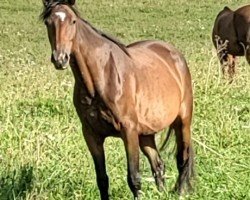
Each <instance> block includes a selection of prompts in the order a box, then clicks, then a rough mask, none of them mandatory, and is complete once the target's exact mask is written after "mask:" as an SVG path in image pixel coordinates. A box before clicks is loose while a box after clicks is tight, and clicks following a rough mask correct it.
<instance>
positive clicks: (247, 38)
mask: <svg viewBox="0 0 250 200" xmlns="http://www.w3.org/2000/svg"><path fill="white" fill-rule="evenodd" d="M234 26H235V29H236V34H237V36H238V40H239V42H241V43H243V44H244V45H245V46H246V45H249V44H250V5H246V6H243V7H241V8H239V9H237V10H236V11H235V17H234Z"/></svg>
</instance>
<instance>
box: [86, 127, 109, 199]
mask: <svg viewBox="0 0 250 200" xmlns="http://www.w3.org/2000/svg"><path fill="white" fill-rule="evenodd" d="M83 135H84V138H85V141H86V143H87V146H88V148H89V151H90V153H91V155H92V158H93V160H94V164H95V171H96V181H97V185H98V188H99V191H100V195H101V200H108V199H109V194H108V189H109V178H108V176H107V173H106V165H105V154H104V148H103V143H104V138H102V137H100V136H98V135H95V134H94V133H93V132H92V131H91V130H90V129H87V128H86V127H85V128H84V130H83Z"/></svg>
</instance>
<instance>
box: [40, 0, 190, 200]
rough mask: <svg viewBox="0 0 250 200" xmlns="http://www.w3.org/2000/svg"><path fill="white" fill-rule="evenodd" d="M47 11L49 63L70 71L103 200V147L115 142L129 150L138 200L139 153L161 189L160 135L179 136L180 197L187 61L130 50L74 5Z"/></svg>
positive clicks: (185, 170)
mask: <svg viewBox="0 0 250 200" xmlns="http://www.w3.org/2000/svg"><path fill="white" fill-rule="evenodd" d="M43 3H44V10H43V12H42V14H41V17H42V19H43V20H44V22H45V24H46V27H47V31H48V37H49V41H50V44H51V49H52V55H51V61H52V63H53V64H54V66H55V68H56V69H66V67H67V64H68V63H69V65H70V67H71V70H72V72H73V75H74V78H75V86H74V95H73V101H74V105H75V108H76V111H77V114H78V116H79V118H80V120H81V123H82V129H83V135H84V138H85V141H86V143H87V146H88V148H89V150H90V153H91V155H92V157H93V160H94V164H95V170H96V179H97V185H98V188H99V191H100V195H101V199H102V200H107V199H109V194H108V188H109V178H108V176H107V173H106V165H105V154H104V147H103V144H104V141H105V138H107V137H109V136H114V137H120V138H121V139H122V140H123V142H124V146H125V151H126V156H127V169H128V175H127V180H128V184H129V187H130V189H131V191H132V193H133V195H134V198H135V199H138V197H139V193H140V192H139V191H140V190H141V181H140V175H139V149H141V150H142V152H143V153H144V154H145V155H146V157H147V158H148V160H149V163H150V165H151V169H152V173H153V176H154V178H155V182H156V185H157V186H158V188H159V189H163V184H164V171H165V168H164V163H163V161H162V159H161V157H160V155H159V152H158V150H157V148H156V144H155V138H154V137H155V136H154V135H155V133H157V132H159V131H161V130H163V129H164V128H166V127H170V130H171V129H173V130H175V135H176V144H177V154H176V160H177V168H178V172H179V176H178V179H177V181H176V185H175V190H176V191H177V192H178V193H180V194H182V193H183V192H184V191H185V190H186V189H189V188H190V186H191V182H190V181H191V178H192V176H193V151H192V144H191V131H190V128H191V119H192V109H193V93H192V83H191V76H190V73H189V69H188V67H187V64H186V61H185V59H184V57H183V56H182V54H181V53H180V52H179V51H178V50H176V49H175V48H174V47H173V46H171V45H169V44H167V43H165V42H162V41H153V40H147V41H139V42H136V43H133V44H130V45H128V46H125V45H124V44H122V43H120V42H118V41H117V40H115V39H114V38H112V37H110V36H108V35H106V34H105V33H103V32H101V31H99V30H97V29H96V28H94V27H93V26H92V25H91V24H90V23H88V22H87V21H86V20H84V19H82V18H80V16H79V14H78V12H77V11H76V9H75V8H74V7H73V5H74V3H75V1H74V0H68V1H65V2H64V1H62V0H60V1H50V0H43ZM169 133H170V131H169ZM166 138H169V137H166Z"/></svg>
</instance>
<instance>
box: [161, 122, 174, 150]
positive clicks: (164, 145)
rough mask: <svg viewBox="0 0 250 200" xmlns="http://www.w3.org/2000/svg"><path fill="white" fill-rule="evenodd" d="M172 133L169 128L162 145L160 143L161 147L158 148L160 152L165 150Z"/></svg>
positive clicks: (171, 129)
mask: <svg viewBox="0 0 250 200" xmlns="http://www.w3.org/2000/svg"><path fill="white" fill-rule="evenodd" d="M172 132H173V128H172V127H171V126H170V127H169V129H168V132H167V136H166V138H165V139H164V141H163V143H162V145H161V147H160V151H162V150H164V149H165V147H166V145H167V143H168V141H169V138H170V136H171V133H172Z"/></svg>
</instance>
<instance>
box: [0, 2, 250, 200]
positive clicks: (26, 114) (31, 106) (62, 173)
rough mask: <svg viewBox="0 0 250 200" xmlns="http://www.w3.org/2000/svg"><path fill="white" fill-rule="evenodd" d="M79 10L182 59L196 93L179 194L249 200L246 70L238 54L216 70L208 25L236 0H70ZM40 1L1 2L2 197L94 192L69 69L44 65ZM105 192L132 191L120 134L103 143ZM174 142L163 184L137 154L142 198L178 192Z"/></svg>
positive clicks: (125, 37) (116, 195) (124, 37)
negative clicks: (187, 166) (225, 70)
mask: <svg viewBox="0 0 250 200" xmlns="http://www.w3.org/2000/svg"><path fill="white" fill-rule="evenodd" d="M77 3H78V5H77V7H78V8H79V10H80V11H81V13H82V16H83V17H84V18H86V19H88V20H89V21H90V22H92V24H94V25H95V26H96V27H98V28H100V29H102V30H104V31H106V32H108V33H111V34H112V35H114V36H117V37H118V38H119V39H120V40H121V41H123V42H124V43H126V44H128V43H130V42H133V41H136V40H142V39H152V38H153V39H161V40H166V41H170V42H171V43H173V44H175V46H176V47H177V48H179V49H180V50H181V51H182V52H183V53H184V54H185V57H186V58H187V61H188V64H189V67H190V70H191V73H192V78H193V86H194V93H195V110H194V118H193V127H192V130H193V139H194V140H193V144H194V147H195V152H196V158H195V162H196V175H197V180H196V184H195V190H194V192H193V193H192V194H190V195H189V196H187V197H186V199H250V193H249V188H250V182H249V179H250V170H249V165H250V142H249V141H250V78H249V77H250V70H249V66H248V64H247V63H246V61H245V60H244V58H240V59H238V61H237V69H236V70H237V74H236V77H235V80H234V82H233V83H232V84H228V81H227V80H226V79H224V78H223V77H222V74H221V71H220V65H219V63H218V59H217V57H216V55H215V51H214V50H213V46H212V43H211V36H210V35H211V28H212V25H213V20H214V18H215V16H216V14H217V12H218V11H219V10H221V9H222V8H223V7H224V6H225V5H228V6H230V7H232V8H236V7H238V6H240V5H243V4H246V3H249V2H247V1H245V0H242V1H237V2H236V1H214V0H209V1H204V2H203V1H198V0H192V1H184V0H178V1H163V0H160V1H156V0H152V1H141V0H139V1H138V0H137V1H135V0H132V1H128V0H127V1H125V0H118V1H107V0H101V1H98V2H97V1H96V2H93V1H90V0H84V1H77ZM41 10H42V2H40V1H32V0H22V1H21V0H17V1H3V2H1V5H0V36H1V37H0V38H1V39H0V47H1V48H0V94H1V95H0V199H1V200H2V199H3V200H5V199H30V200H31V199H32V200H33V199H65V200H66V199H67V200H69V199H72V200H73V199H84V200H93V199H98V198H99V193H98V190H97V186H96V183H95V173H94V166H93V161H92V158H91V156H90V154H89V151H88V149H87V147H86V144H85V142H84V139H83V137H82V133H81V124H80V121H79V119H78V118H77V116H76V113H75V110H74V107H73V103H72V89H73V84H74V80H73V77H72V73H71V72H70V70H66V71H60V72H58V71H56V70H55V69H54V67H53V66H52V65H51V64H50V59H49V58H50V46H49V43H48V39H47V35H46V30H45V27H44V25H43V24H42V22H40V21H39V19H38V16H39V14H40V12H41ZM105 147H106V155H107V156H106V157H107V168H108V174H109V177H110V194H111V199H124V200H125V199H131V198H132V196H131V192H130V190H129V188H128V186H127V183H126V160H125V151H124V146H123V143H122V141H120V140H119V139H114V138H109V139H108V140H107V141H106V143H105ZM171 153H172V147H170V148H169V149H167V150H166V151H164V152H161V155H162V157H163V159H164V162H165V164H166V175H167V177H168V179H167V181H166V187H165V188H166V190H165V191H164V192H162V193H159V192H158V191H157V189H156V187H155V185H154V182H151V179H150V177H151V172H150V167H149V165H148V163H147V160H146V159H145V158H144V157H143V156H142V155H141V160H140V166H141V174H142V187H143V188H142V199H145V200H148V199H152V200H155V199H159V200H164V199H178V197H177V196H176V195H175V194H173V193H171V189H172V188H173V186H174V182H175V180H176V177H177V171H176V167H175V159H174V156H173V155H172V156H171Z"/></svg>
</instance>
